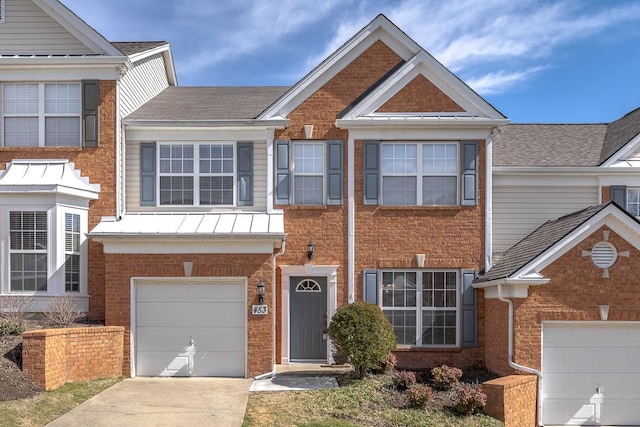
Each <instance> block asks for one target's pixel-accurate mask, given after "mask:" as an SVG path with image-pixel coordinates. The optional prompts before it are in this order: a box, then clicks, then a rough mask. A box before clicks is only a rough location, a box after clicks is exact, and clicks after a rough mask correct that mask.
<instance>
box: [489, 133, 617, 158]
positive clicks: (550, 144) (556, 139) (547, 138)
mask: <svg viewBox="0 0 640 427" xmlns="http://www.w3.org/2000/svg"><path fill="white" fill-rule="evenodd" d="M606 133H607V125H606V124H513V125H507V126H504V127H502V128H500V131H499V133H498V134H497V135H495V136H494V137H493V164H494V165H495V166H597V165H599V164H600V153H601V152H602V145H603V142H604V138H605V134H606Z"/></svg>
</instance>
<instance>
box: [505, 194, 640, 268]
mask: <svg viewBox="0 0 640 427" xmlns="http://www.w3.org/2000/svg"><path fill="white" fill-rule="evenodd" d="M602 226H607V227H609V228H610V229H611V230H613V231H614V232H615V233H617V234H618V235H620V236H621V237H622V238H623V239H625V240H626V241H628V242H629V243H630V244H631V245H633V246H634V247H635V248H636V249H640V224H638V222H637V221H635V220H634V219H632V218H630V217H629V216H628V215H627V214H625V213H624V212H622V211H620V209H618V208H617V207H615V206H614V205H609V206H607V207H606V208H604V209H603V210H602V211H600V212H598V213H597V214H596V215H594V216H593V217H592V218H590V219H589V220H588V221H586V222H585V223H584V224H582V225H581V226H580V227H578V228H577V229H576V230H574V231H573V232H571V233H570V234H569V235H568V236H566V237H564V238H563V239H562V240H560V241H559V242H557V243H556V244H555V245H553V246H552V247H551V248H549V249H547V250H546V251H545V252H543V253H542V254H540V255H539V256H538V257H536V258H535V259H533V260H532V261H531V262H529V263H528V264H526V265H525V266H523V267H522V268H520V269H519V270H518V271H516V272H515V273H514V274H512V275H511V278H516V279H518V278H525V277H527V276H531V275H532V274H535V273H538V272H540V271H542V270H544V269H545V268H546V267H547V266H549V265H550V264H551V263H553V262H554V261H556V260H557V259H558V258H560V257H561V256H562V255H564V254H566V253H567V252H569V250H571V249H572V248H573V247H575V246H576V245H577V244H578V243H580V242H581V241H582V240H584V239H585V238H587V237H588V236H590V235H591V234H593V233H594V232H595V231H596V230H598V229H599V228H600V227H602Z"/></svg>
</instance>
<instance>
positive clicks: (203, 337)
mask: <svg viewBox="0 0 640 427" xmlns="http://www.w3.org/2000/svg"><path fill="white" fill-rule="evenodd" d="M246 294H247V292H246V283H245V279H243V278H224V279H208V280H203V281H198V282H183V283H181V282H177V281H176V280H174V281H167V282H160V283H158V282H156V283H153V282H145V281H140V280H138V281H136V283H135V284H134V287H133V294H132V297H133V299H134V301H135V302H134V301H132V307H134V309H133V312H132V320H133V322H135V323H134V324H133V325H132V330H133V331H135V334H134V348H133V351H134V355H135V356H134V364H133V366H135V375H137V376H196V377H210V376H223V377H245V376H246V375H247V356H246V355H247V321H246V312H247V308H246V307H247V302H246Z"/></svg>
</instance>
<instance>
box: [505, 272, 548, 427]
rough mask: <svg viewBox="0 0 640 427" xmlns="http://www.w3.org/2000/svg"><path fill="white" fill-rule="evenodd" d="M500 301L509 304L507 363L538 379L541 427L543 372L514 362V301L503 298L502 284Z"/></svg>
mask: <svg viewBox="0 0 640 427" xmlns="http://www.w3.org/2000/svg"><path fill="white" fill-rule="evenodd" d="M498 299H499V300H500V301H503V302H506V303H507V304H509V337H508V338H509V339H508V343H509V344H508V348H509V357H508V359H507V362H508V363H509V366H510V367H511V368H513V369H516V370H518V371H524V372H528V373H530V374H534V375H536V376H537V377H538V399H537V400H538V403H537V408H536V409H537V410H536V413H537V423H538V425H539V426H542V425H543V424H542V372H540V371H538V370H537V369H533V368H530V367H528V366H522V365H519V364H517V363H516V362H514V361H513V301H511V300H510V299H508V298H504V297H503V296H502V283H498Z"/></svg>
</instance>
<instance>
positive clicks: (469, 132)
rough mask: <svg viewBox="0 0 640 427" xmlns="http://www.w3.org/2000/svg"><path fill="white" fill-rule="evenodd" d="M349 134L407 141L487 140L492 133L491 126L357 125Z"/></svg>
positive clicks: (359, 136) (358, 138)
mask: <svg viewBox="0 0 640 427" xmlns="http://www.w3.org/2000/svg"><path fill="white" fill-rule="evenodd" d="M347 129H348V130H349V136H350V137H352V138H353V139H354V140H365V139H375V140H385V141H407V140H423V141H424V140H447V141H460V140H463V139H465V140H486V139H488V138H489V137H490V135H491V128H483V127H481V128H472V127H469V128H454V127H449V128H447V127H435V126H434V127H431V126H430V127H427V126H425V127H422V128H419V127H406V126H395V127H394V126H389V127H384V128H382V127H381V128H370V127H364V128H360V127H356V128H347Z"/></svg>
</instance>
